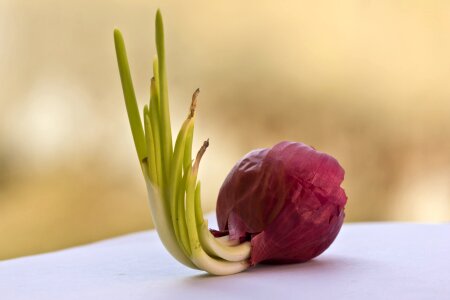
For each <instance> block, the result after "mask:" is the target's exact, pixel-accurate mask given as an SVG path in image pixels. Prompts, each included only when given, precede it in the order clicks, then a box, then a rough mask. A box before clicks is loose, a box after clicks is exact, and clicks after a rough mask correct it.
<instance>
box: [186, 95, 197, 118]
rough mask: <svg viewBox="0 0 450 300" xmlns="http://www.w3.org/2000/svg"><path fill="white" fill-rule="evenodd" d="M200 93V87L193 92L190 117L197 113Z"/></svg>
mask: <svg viewBox="0 0 450 300" xmlns="http://www.w3.org/2000/svg"><path fill="white" fill-rule="evenodd" d="M199 93H200V89H196V90H195V92H194V94H192V101H191V108H190V111H189V116H188V118H189V119H192V118H193V117H194V115H195V108H196V107H197V96H198V94H199Z"/></svg>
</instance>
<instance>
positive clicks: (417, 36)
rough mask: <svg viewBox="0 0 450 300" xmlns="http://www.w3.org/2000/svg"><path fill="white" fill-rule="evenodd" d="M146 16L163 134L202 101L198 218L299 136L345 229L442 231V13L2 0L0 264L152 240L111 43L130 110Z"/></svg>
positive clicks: (141, 79) (446, 215)
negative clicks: (311, 151)
mask: <svg viewBox="0 0 450 300" xmlns="http://www.w3.org/2000/svg"><path fill="white" fill-rule="evenodd" d="M338 2H339V3H338ZM158 7H160V8H161V9H162V12H163V16H164V19H165V27H166V37H167V42H166V44H167V60H168V72H169V85H170V86H169V88H170V99H171V109H172V120H173V121H174V129H178V127H179V125H180V123H181V121H182V118H183V117H184V116H185V114H186V112H187V106H188V103H189V99H190V96H191V93H192V92H193V91H194V90H195V89H196V88H197V87H200V89H201V94H200V98H199V101H200V103H199V109H198V121H197V129H196V130H197V131H196V137H195V142H196V145H197V146H198V145H200V143H201V141H202V140H204V139H205V138H207V137H209V138H210V140H211V147H210V149H208V153H207V155H206V156H205V159H204V161H203V165H202V169H201V174H200V177H201V179H202V181H203V187H204V189H203V192H204V195H203V199H204V201H205V202H204V208H205V210H206V211H211V210H213V209H214V203H215V198H216V194H217V191H218V189H219V187H220V185H221V182H222V181H223V179H224V178H225V176H226V174H227V173H228V171H229V170H230V169H231V167H232V166H233V164H234V163H235V162H236V161H237V160H238V159H239V158H240V157H241V156H242V155H244V154H245V153H247V152H248V151H250V150H251V149H254V148H258V147H266V146H271V145H273V144H275V143H276V142H278V141H280V140H295V141H303V142H305V143H308V144H310V145H313V146H315V147H316V148H318V149H319V150H322V151H325V152H328V153H330V154H332V155H333V156H335V157H336V158H337V159H338V160H339V161H340V162H341V164H342V165H343V166H344V168H345V169H346V179H345V183H344V186H345V188H346V191H347V194H348V197H349V202H348V206H347V209H346V211H347V219H346V221H348V222H352V221H386V220H393V221H419V222H442V221H449V220H450V155H449V154H450V120H449V117H450V3H449V2H448V1H387V0H386V1H369V0H358V1H315V2H313V3H311V2H310V1H148V0H147V1H142V0H140V1H106V0H105V1H100V0H95V1H93V0H89V1H88V0H83V1H79V0H78V1H56V0H46V1H24V0H10V1H5V0H1V1H0V83H1V84H0V86H1V88H0V259H5V258H11V257H16V256H21V255H28V254H32V253H37V252H44V251H50V250H54V249H60V248H63V247H68V246H72V245H77V244H81V243H87V242H90V241H94V240H98V239H102V238H106V237H110V236H115V235H119V234H123V233H127V232H132V231H136V230H142V229H147V228H149V227H150V226H151V219H150V214H149V209H148V207H147V199H146V190H145V186H144V182H143V180H142V177H141V174H140V169H139V166H138V163H137V160H136V157H135V150H134V147H133V144H132V138H131V133H130V130H129V126H128V122H127V119H126V113H125V106H124V103H123V99H122V91H121V87H120V82H119V76H118V71H117V65H116V61H115V54H114V47H113V38H112V31H113V28H115V27H118V28H120V29H121V30H122V32H123V34H124V36H125V40H126V43H127V46H128V54H129V58H130V63H131V68H132V74H133V79H134V82H135V89H136V92H137V95H138V98H139V99H140V103H141V104H142V103H144V102H146V101H147V99H148V97H149V91H148V83H149V79H150V76H151V59H152V57H153V55H154V53H155V47H154V42H153V40H154V26H153V22H154V14H155V11H156V8H158Z"/></svg>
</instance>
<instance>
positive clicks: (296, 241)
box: [213, 142, 347, 265]
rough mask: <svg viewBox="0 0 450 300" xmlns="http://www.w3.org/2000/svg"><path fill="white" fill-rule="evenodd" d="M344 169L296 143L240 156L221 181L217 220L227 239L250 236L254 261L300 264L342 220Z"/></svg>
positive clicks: (327, 240)
mask: <svg viewBox="0 0 450 300" xmlns="http://www.w3.org/2000/svg"><path fill="white" fill-rule="evenodd" d="M343 180H344V169H343V168H342V167H341V166H340V165H339V163H338V162H337V160H336V159H334V158H333V157H331V156H329V155H327V154H325V153H321V152H319V151H316V150H315V149H314V148H312V147H310V146H308V145H305V144H302V143H295V142H281V143H279V144H277V145H275V146H273V147H272V148H266V149H259V150H255V151H252V152H250V153H248V154H247V155H246V156H244V157H243V158H242V159H241V160H240V161H239V162H238V163H237V164H236V165H235V166H234V167H233V169H232V170H231V171H230V173H229V174H228V176H227V178H226V179H225V181H224V183H223V185H222V187H221V189H220V192H219V196H218V200H217V221H218V224H219V230H220V232H213V233H215V235H221V232H222V233H224V232H228V233H229V235H230V238H231V239H240V240H241V241H243V240H251V245H252V253H251V259H250V263H251V264H252V265H254V264H257V263H260V262H264V263H276V264H281V263H298V262H305V261H307V260H310V259H312V258H314V257H316V256H317V255H319V254H321V253H322V252H323V251H325V250H326V249H327V248H328V247H329V246H330V245H331V243H332V242H333V241H334V239H335V238H336V236H337V234H338V233H339V230H340V228H341V226H342V223H343V221H344V216H345V213H344V207H345V204H346V202H347V196H346V195H345V191H344V190H343V189H342V188H341V187H340V185H341V183H342V181H343Z"/></svg>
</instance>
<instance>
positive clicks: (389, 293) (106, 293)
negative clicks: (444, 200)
mask: <svg viewBox="0 0 450 300" xmlns="http://www.w3.org/2000/svg"><path fill="white" fill-rule="evenodd" d="M252 298H253V299H364V300H367V299H450V224H441V225H425V224H401V223H362V224H361V223H360V224H346V225H344V227H343V229H342V230H341V233H340V234H339V236H338V238H337V240H336V241H335V242H334V244H333V245H332V246H331V247H330V248H329V249H328V250H327V251H326V252H325V253H324V254H322V255H321V256H319V257H318V258H316V259H314V260H312V261H310V262H307V263H303V264H295V265H285V266H257V267H255V268H252V269H250V270H248V271H247V272H244V273H240V274H237V275H231V276H225V277H214V276H207V275H206V274H204V273H203V272H201V271H196V270H191V269H188V268H187V267H184V266H183V265H180V264H179V263H178V262H176V261H175V260H174V259H172V258H171V257H170V256H169V254H168V253H167V252H166V251H165V249H164V248H163V246H162V244H161V243H160V242H159V239H158V236H157V234H156V233H155V232H153V231H147V232H140V233H135V234H131V235H127V236H122V237H119V238H115V239H111V240H106V241H102V242H98V243H94V244H91V245H87V246H81V247H76V248H72V249H67V250H63V251H58V252H53V253H48V254H42V255H36V256H30V257H24V258H19V259H13V260H8V261H3V262H0V299H2V300H9V299H26V300H29V299H32V300H38V299H46V300H49V299H50V300H52V299H58V300H59V299H85V300H87V299H96V300H101V299H145V300H149V299H252Z"/></svg>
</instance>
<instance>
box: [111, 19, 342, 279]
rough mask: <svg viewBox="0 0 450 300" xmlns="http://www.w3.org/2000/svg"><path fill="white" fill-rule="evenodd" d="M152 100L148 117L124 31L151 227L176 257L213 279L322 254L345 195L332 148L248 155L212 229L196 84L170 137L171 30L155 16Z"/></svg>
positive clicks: (123, 62)
mask: <svg viewBox="0 0 450 300" xmlns="http://www.w3.org/2000/svg"><path fill="white" fill-rule="evenodd" d="M155 42H156V50H157V51H156V52H157V55H156V56H155V57H154V59H153V77H152V79H151V81H150V102H149V103H148V104H147V105H145V106H144V109H143V113H142V118H143V121H142V120H141V115H140V113H139V108H138V105H137V101H136V95H135V92H134V88H133V82H132V79H131V72H130V66H129V64H128V58H127V54H126V49H125V42H124V39H123V36H122V33H121V32H120V31H119V30H118V29H116V30H114V44H115V48H116V55H117V63H118V67H119V73H120V79H121V83H122V89H123V95H124V99H125V106H126V109H127V114H128V119H129V122H130V127H131V133H132V136H133V140H134V144H135V147H136V154H137V157H138V160H139V165H140V167H141V170H142V174H143V176H144V179H145V183H146V186H147V191H148V199H149V202H150V211H151V214H152V218H153V224H154V225H155V228H156V230H157V232H158V235H159V237H160V239H161V242H162V243H163V245H164V246H165V247H166V249H167V250H168V251H169V253H170V254H171V255H172V257H173V258H175V259H176V260H177V261H179V262H180V263H181V264H183V265H185V266H187V267H189V268H194V269H200V270H204V271H206V272H208V273H210V274H214V275H230V274H235V273H239V272H242V271H244V270H246V269H248V268H249V267H250V266H252V265H254V264H257V263H259V262H265V263H291V262H302V261H306V260H309V259H311V258H313V257H315V256H317V255H319V254H320V253H322V252H323V251H324V250H325V249H326V248H327V247H328V246H329V245H330V244H331V243H332V242H333V240H334V239H335V238H336V235H337V234H338V232H339V229H340V228H341V226H342V222H343V219H344V205H345V202H346V200H347V198H346V196H345V193H344V190H343V189H342V188H340V184H341V182H342V180H343V178H344V170H343V169H342V168H341V167H340V166H339V164H338V163H337V161H336V160H335V159H334V158H332V157H331V156H328V155H326V154H323V153H320V152H318V151H316V150H314V149H313V148H311V147H309V146H306V145H304V144H300V143H289V142H282V143H279V144H277V145H275V146H274V147H272V148H270V149H261V150H256V151H253V152H251V153H249V154H248V155H246V156H245V157H244V158H243V159H242V160H240V161H239V162H238V163H237V165H236V166H235V167H234V168H233V170H232V171H231V173H230V175H228V177H227V179H226V180H225V182H224V184H223V186H222V188H221V190H220V193H219V199H218V202H217V218H218V223H219V229H220V231H210V230H209V229H208V222H207V220H206V219H205V218H204V217H203V213H202V208H201V185H200V181H199V180H198V178H197V175H198V170H199V167H200V161H201V159H202V156H203V155H204V154H205V151H206V149H207V148H208V145H209V140H207V141H206V142H204V143H203V145H202V147H201V148H200V150H199V151H198V153H197V155H196V156H195V159H193V157H192V144H193V136H194V124H195V110H196V106H197V96H198V94H199V90H198V89H197V90H196V91H195V92H194V94H193V95H192V100H191V105H190V108H189V111H188V115H187V118H186V119H185V121H184V122H183V123H182V126H181V128H180V130H179V132H178V134H177V137H176V140H175V143H173V141H172V125H171V122H170V110H169V97H168V83H167V70H166V62H165V42H164V27H163V21H162V16H161V12H160V11H159V10H158V11H157V13H156V18H155Z"/></svg>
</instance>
